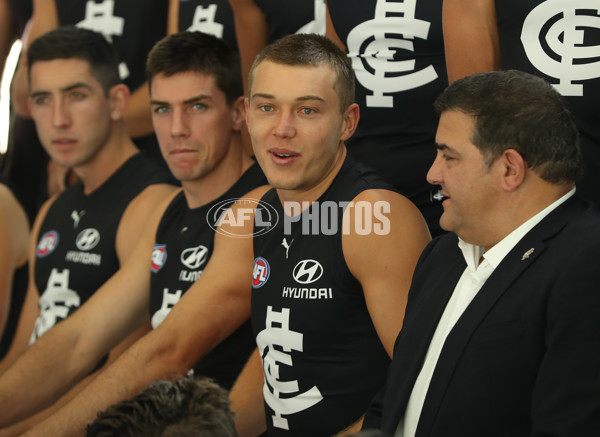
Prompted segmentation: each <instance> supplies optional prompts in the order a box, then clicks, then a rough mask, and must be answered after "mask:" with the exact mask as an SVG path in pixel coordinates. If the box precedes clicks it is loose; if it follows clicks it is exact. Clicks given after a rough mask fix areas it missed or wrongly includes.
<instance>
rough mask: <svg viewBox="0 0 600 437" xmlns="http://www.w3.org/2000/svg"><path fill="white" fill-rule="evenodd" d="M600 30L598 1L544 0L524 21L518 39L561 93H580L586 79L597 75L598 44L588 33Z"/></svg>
mask: <svg viewBox="0 0 600 437" xmlns="http://www.w3.org/2000/svg"><path fill="white" fill-rule="evenodd" d="M594 11H595V12H594ZM594 32H595V33H598V32H600V1H598V0H547V1H545V2H542V3H540V4H539V5H538V6H537V7H536V8H534V9H533V10H532V11H531V12H530V13H529V15H528V16H527V18H526V19H525V21H524V22H523V29H522V32H521V42H522V43H523V48H524V49H525V53H526V54H527V57H528V59H529V61H530V62H531V63H532V64H533V66H534V67H535V68H537V69H538V70H539V71H541V72H542V73H544V74H545V75H547V76H550V77H554V78H556V79H558V83H556V82H552V81H551V83H552V84H553V85H554V87H555V88H556V89H557V90H558V92H560V93H561V94H562V95H564V96H582V95H583V84H580V83H573V81H585V80H589V79H595V78H597V77H600V45H596V46H591V45H589V42H587V44H588V45H586V41H590V39H591V38H588V37H587V35H592V34H593V33H594Z"/></svg>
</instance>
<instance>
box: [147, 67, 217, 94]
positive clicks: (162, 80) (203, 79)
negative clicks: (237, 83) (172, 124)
mask: <svg viewBox="0 0 600 437" xmlns="http://www.w3.org/2000/svg"><path fill="white" fill-rule="evenodd" d="M178 92H183V93H185V94H187V96H188V97H190V96H192V95H200V94H202V95H216V94H223V95H224V94H225V93H224V92H223V91H221V90H220V89H219V87H218V86H217V82H216V79H215V77H214V75H213V74H210V73H203V72H196V71H184V72H178V73H175V74H171V75H167V74H165V73H158V74H156V75H155V76H154V77H153V78H152V80H151V82H150V94H151V95H152V96H155V95H157V94H161V99H163V98H164V99H169V100H170V98H171V97H175V94H178ZM188 97H186V99H187V98H188ZM177 99H178V100H180V98H179V97H177Z"/></svg>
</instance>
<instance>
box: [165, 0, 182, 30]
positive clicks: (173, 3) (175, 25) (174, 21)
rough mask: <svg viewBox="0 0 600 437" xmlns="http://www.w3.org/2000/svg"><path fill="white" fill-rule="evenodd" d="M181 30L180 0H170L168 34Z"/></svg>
mask: <svg viewBox="0 0 600 437" xmlns="http://www.w3.org/2000/svg"><path fill="white" fill-rule="evenodd" d="M178 31H179V0H169V18H168V21H167V34H169V35H171V34H172V33H177V32H178Z"/></svg>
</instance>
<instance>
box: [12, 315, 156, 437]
mask: <svg viewBox="0 0 600 437" xmlns="http://www.w3.org/2000/svg"><path fill="white" fill-rule="evenodd" d="M151 329H152V326H151V325H150V323H146V324H145V325H143V326H142V327H141V328H139V329H138V330H136V331H135V332H134V333H133V334H131V335H129V336H128V337H127V338H126V339H125V340H123V341H122V342H121V343H120V344H119V345H118V346H116V347H115V348H113V349H112V350H111V351H110V354H109V357H108V359H107V361H106V364H105V365H104V366H102V367H101V368H100V369H98V370H97V371H95V372H94V373H91V374H89V375H87V376H86V377H85V378H83V379H82V380H81V381H79V382H78V383H77V384H76V385H75V386H74V387H73V388H71V389H70V390H69V391H68V392H67V393H65V394H64V395H63V396H62V397H61V398H60V399H58V400H57V401H56V402H54V403H53V404H52V405H51V406H50V407H48V408H46V409H45V410H43V411H40V412H39V413H37V414H34V415H33V416H31V417H28V418H27V419H25V420H23V421H21V422H18V423H16V424H14V425H11V426H10V427H8V428H4V429H1V430H0V437H13V436H15V437H16V436H19V435H21V434H22V433H24V432H25V431H27V430H29V429H31V428H32V427H33V426H35V425H37V424H38V423H40V422H41V421H42V420H44V419H46V418H47V417H50V416H51V415H52V414H54V413H55V412H56V411H58V410H59V409H60V408H61V407H62V406H63V405H65V404H66V403H67V402H69V401H70V400H71V399H73V398H74V397H75V396H76V395H77V394H79V393H80V392H81V391H82V390H83V389H84V388H86V387H87V386H88V385H89V384H90V383H91V382H92V381H93V380H94V378H95V377H96V376H98V374H99V373H100V372H102V371H103V370H104V369H106V368H107V367H108V366H109V365H110V364H112V363H113V362H114V361H115V359H116V358H117V357H118V356H119V355H120V354H121V353H123V352H124V351H125V350H126V349H127V347H129V346H131V345H132V344H133V343H135V341H137V340H138V339H140V338H141V337H142V336H143V335H145V334H147V333H148V332H149V331H150V330H151Z"/></svg>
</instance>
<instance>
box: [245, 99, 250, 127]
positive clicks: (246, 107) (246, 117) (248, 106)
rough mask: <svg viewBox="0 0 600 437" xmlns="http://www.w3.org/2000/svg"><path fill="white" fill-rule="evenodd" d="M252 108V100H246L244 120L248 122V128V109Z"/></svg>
mask: <svg viewBox="0 0 600 437" xmlns="http://www.w3.org/2000/svg"><path fill="white" fill-rule="evenodd" d="M249 108H250V99H249V98H248V97H246V98H244V120H245V121H246V126H247V125H248V112H249V111H248V109H249Z"/></svg>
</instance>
